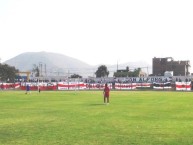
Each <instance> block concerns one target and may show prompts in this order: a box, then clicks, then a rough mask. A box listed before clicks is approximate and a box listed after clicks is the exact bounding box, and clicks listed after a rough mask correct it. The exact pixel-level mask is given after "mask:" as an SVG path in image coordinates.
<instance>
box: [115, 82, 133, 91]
mask: <svg viewBox="0 0 193 145" xmlns="http://www.w3.org/2000/svg"><path fill="white" fill-rule="evenodd" d="M115 89H117V90H133V89H136V83H115Z"/></svg>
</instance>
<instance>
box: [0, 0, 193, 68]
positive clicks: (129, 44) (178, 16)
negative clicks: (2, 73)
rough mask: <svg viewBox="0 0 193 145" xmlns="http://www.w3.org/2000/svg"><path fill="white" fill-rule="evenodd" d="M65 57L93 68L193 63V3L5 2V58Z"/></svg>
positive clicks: (1, 31)
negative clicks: (169, 60) (158, 60)
mask: <svg viewBox="0 0 193 145" xmlns="http://www.w3.org/2000/svg"><path fill="white" fill-rule="evenodd" d="M38 51H48V52H56V53H62V54H65V55H67V56H71V57H74V58H77V59H79V60H82V61H84V62H87V63H88V64H91V65H97V64H116V63H117V61H119V63H123V62H131V61H137V60H144V61H147V62H149V63H151V61H152V58H153V57H168V56H172V57H173V58H174V60H190V61H191V63H192V64H193V52H192V51H193V1H192V0H0V58H1V61H2V62H3V61H6V60H8V59H10V58H12V57H14V56H16V55H18V54H20V53H23V52H38Z"/></svg>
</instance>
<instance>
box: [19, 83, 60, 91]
mask: <svg viewBox="0 0 193 145" xmlns="http://www.w3.org/2000/svg"><path fill="white" fill-rule="evenodd" d="M27 85H29V86H30V90H32V91H37V90H38V88H39V89H40V90H42V91H43V90H57V83H56V82H53V83H44V82H39V83H38V82H29V83H28V82H27V83H21V90H26V86H27Z"/></svg>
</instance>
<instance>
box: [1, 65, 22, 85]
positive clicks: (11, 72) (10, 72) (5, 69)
mask: <svg viewBox="0 0 193 145" xmlns="http://www.w3.org/2000/svg"><path fill="white" fill-rule="evenodd" d="M18 72H19V70H17V69H16V68H15V67H13V66H9V65H8V64H1V63H0V80H1V81H3V82H14V81H15V78H16V75H17V73H18Z"/></svg>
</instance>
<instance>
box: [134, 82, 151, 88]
mask: <svg viewBox="0 0 193 145" xmlns="http://www.w3.org/2000/svg"><path fill="white" fill-rule="evenodd" d="M136 87H137V88H150V87H151V83H136Z"/></svg>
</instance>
